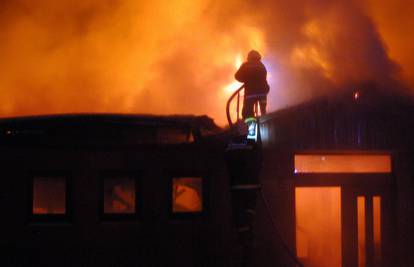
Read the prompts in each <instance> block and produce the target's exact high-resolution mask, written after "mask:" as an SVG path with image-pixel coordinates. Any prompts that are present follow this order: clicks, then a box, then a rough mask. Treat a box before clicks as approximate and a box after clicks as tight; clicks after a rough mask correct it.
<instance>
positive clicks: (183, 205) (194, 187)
mask: <svg viewBox="0 0 414 267" xmlns="http://www.w3.org/2000/svg"><path fill="white" fill-rule="evenodd" d="M172 211H173V213H200V212H202V211H203V180H202V178H201V177H175V178H173V182H172Z"/></svg>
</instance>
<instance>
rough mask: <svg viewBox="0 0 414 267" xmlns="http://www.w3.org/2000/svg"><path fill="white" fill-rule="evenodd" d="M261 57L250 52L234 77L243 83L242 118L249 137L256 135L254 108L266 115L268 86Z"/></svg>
mask: <svg viewBox="0 0 414 267" xmlns="http://www.w3.org/2000/svg"><path fill="white" fill-rule="evenodd" d="M261 59H262V56H261V55H260V54H259V52H257V51H256V50H251V51H250V52H249V53H248V55H247V61H246V62H244V63H243V64H242V65H241V66H240V68H239V69H238V71H237V72H236V74H235V75H234V77H235V78H236V80H238V81H239V82H242V83H244V100H243V110H242V116H243V119H244V121H245V123H247V124H248V126H249V134H248V138H249V136H252V135H255V133H256V118H255V110H254V106H255V105H256V104H257V103H258V104H259V105H260V113H261V115H263V114H266V104H267V94H268V93H269V89H270V88H269V84H268V83H267V70H266V67H265V66H264V65H263V63H262V62H261Z"/></svg>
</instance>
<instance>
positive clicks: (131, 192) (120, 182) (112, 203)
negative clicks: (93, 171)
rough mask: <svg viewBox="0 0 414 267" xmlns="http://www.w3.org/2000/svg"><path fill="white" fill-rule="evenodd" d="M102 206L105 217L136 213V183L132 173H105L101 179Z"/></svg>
mask: <svg viewBox="0 0 414 267" xmlns="http://www.w3.org/2000/svg"><path fill="white" fill-rule="evenodd" d="M102 197H103V198H102V202H101V203H102V208H101V212H102V213H103V215H104V216H106V217H111V216H112V217H116V216H131V215H135V214H136V213H137V202H138V201H137V184H136V179H135V177H134V176H133V175H116V174H113V175H112V174H111V175H105V177H104V178H103V180H102Z"/></svg>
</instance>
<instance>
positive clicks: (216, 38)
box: [0, 0, 414, 125]
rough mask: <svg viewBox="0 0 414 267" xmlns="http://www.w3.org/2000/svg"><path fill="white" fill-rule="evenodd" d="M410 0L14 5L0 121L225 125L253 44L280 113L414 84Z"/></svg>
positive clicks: (0, 59) (3, 12) (0, 84)
mask: <svg viewBox="0 0 414 267" xmlns="http://www.w3.org/2000/svg"><path fill="white" fill-rule="evenodd" d="M407 5H409V4H407V3H405V2H404V3H403V1H402V0H399V1H392V3H391V2H389V1H386V0H381V1H374V0H365V1H364V2H361V1H355V2H353V1H346V0H338V1H327V0H326V1H323V0H311V1H287V0H278V1H270V0H269V1H236V0H229V1H219V0H193V1H185V0H171V1H161V0H153V1H132V0H84V1H76V2H74V1H71V0H61V1H55V0H38V1H31V0H3V1H1V2H0V23H1V25H2V31H1V32H0V103H1V105H0V116H15V115H33V114H50V113H78V112H82V113H83V112H111V113H153V114H178V113H184V114H207V115H210V116H212V117H213V118H214V119H215V120H216V122H218V123H219V124H221V125H224V123H225V110H224V107H225V102H226V100H227V98H228V96H229V95H230V94H231V91H232V90H234V88H235V87H237V84H234V78H233V74H234V72H235V71H236V69H237V64H239V63H240V58H242V59H243V58H244V57H245V56H246V54H247V52H248V51H249V50H250V49H257V50H259V51H260V52H261V53H262V54H263V58H264V62H265V65H266V66H267V68H268V71H269V76H270V77H269V81H270V85H271V93H270V94H269V99H268V100H269V106H270V109H271V110H276V109H279V108H281V107H285V106H288V105H293V104H296V103H299V102H302V101H306V100H308V99H310V98H312V97H314V96H317V95H322V94H327V93H330V92H332V91H334V90H341V88H348V87H350V86H351V87H352V86H353V85H356V84H359V83H361V82H366V81H370V82H374V83H376V84H379V85H381V86H385V87H387V86H388V87H392V86H394V85H395V84H396V83H398V84H402V85H405V86H411V87H414V78H413V76H414V58H413V53H410V50H409V49H410V48H411V47H412V44H413V39H414V38H413V37H412V35H410V34H409V33H410V29H411V28H412V27H413V26H414V25H413V22H412V19H411V14H410V11H409V10H414V9H413V6H414V4H411V7H409V6H407ZM237 61H238V63H236V62H237Z"/></svg>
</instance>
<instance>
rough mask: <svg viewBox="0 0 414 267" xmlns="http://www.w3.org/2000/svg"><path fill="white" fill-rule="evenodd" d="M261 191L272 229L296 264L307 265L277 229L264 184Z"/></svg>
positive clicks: (303, 266)
mask: <svg viewBox="0 0 414 267" xmlns="http://www.w3.org/2000/svg"><path fill="white" fill-rule="evenodd" d="M259 191H260V196H261V198H262V200H263V203H264V205H265V209H266V212H267V214H268V216H269V218H270V221H271V223H272V229H273V231H274V232H275V234H276V236H277V238H279V240H280V241H281V242H282V247H283V249H284V250H286V252H287V254H288V255H289V257H290V258H291V259H292V260H293V261H294V262H295V263H296V265H298V266H299V267H305V265H303V264H302V263H301V262H300V261H299V259H298V258H297V257H296V255H295V254H294V253H293V252H292V251H291V250H290V248H289V246H288V245H287V244H286V242H285V241H284V239H283V237H282V235H281V234H280V232H279V230H278V229H277V226H276V223H275V221H274V220H273V217H272V213H271V212H270V207H269V203H268V202H267V200H266V197H265V195H264V193H263V187H262V186H261V187H260V189H259Z"/></svg>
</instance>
